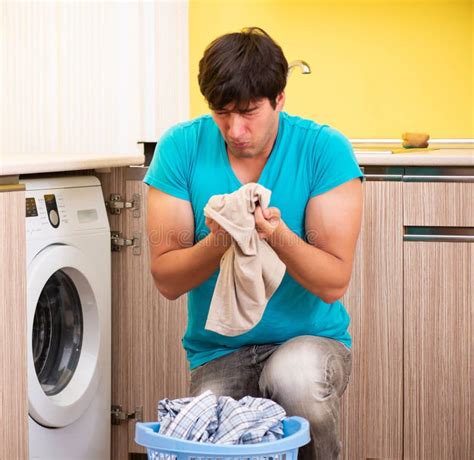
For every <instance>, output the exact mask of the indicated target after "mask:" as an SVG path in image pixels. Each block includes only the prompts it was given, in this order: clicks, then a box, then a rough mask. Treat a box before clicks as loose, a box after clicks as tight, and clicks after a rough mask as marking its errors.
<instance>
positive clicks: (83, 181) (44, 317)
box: [21, 177, 111, 460]
mask: <svg viewBox="0 0 474 460" xmlns="http://www.w3.org/2000/svg"><path fill="white" fill-rule="evenodd" d="M21 182H22V183H24V184H25V186H26V216H27V217H26V238H27V267H28V272H27V300H28V398H29V453H30V459H35V460H73V459H74V460H79V459H80V460H109V459H110V404H111V401H110V399H111V337H110V336H111V332H110V330H111V273H110V270H111V268H110V257H111V253H110V229H109V223H108V219H107V213H106V209H105V204H104V198H103V195H102V191H101V187H100V182H99V180H98V179H97V178H96V177H64V178H49V179H30V180H28V179H26V180H22V181H21Z"/></svg>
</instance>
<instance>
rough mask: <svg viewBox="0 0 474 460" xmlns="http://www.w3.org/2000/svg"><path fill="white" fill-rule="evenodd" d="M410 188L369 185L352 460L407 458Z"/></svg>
mask: <svg viewBox="0 0 474 460" xmlns="http://www.w3.org/2000/svg"><path fill="white" fill-rule="evenodd" d="M402 216H403V214H402V183H401V182H379V181H368V182H365V183H364V216H363V222H362V228H361V234H360V237H359V241H358V245H357V252H356V258H355V261H354V269H353V275H352V278H351V284H350V286H349V289H348V291H347V293H346V294H345V296H344V298H343V303H344V305H345V306H346V308H347V309H348V311H349V314H350V315H351V327H350V331H351V334H352V337H353V369H352V376H351V381H350V383H349V386H348V388H347V390H346V393H345V395H344V397H343V401H342V410H341V438H342V442H343V458H344V459H354V460H355V459H357V460H359V459H365V458H392V459H395V458H402V434H403V420H402V418H403V401H402V398H403V382H402V378H403V375H402V369H403V367H402V359H403V335H402V328H403V284H402V282H403V259H402V255H403V231H402V229H403V223H402Z"/></svg>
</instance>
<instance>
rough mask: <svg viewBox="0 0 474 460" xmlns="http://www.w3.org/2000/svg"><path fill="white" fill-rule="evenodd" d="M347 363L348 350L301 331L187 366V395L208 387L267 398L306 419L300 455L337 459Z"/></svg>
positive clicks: (349, 360) (311, 459) (305, 459)
mask: <svg viewBox="0 0 474 460" xmlns="http://www.w3.org/2000/svg"><path fill="white" fill-rule="evenodd" d="M351 367H352V355H351V351H350V350H349V349H348V348H347V347H345V346H344V345H343V344H341V343H340V342H337V341H336V340H332V339H328V338H325V337H314V336H308V335H305V336H300V337H295V338H293V339H291V340H289V341H288V342H285V343H284V344H282V345H274V344H268V345H251V346H247V347H243V348H240V349H239V350H237V351H235V352H233V353H231V354H229V355H226V356H222V357H220V358H217V359H215V360H213V361H209V362H208V363H206V364H203V365H202V366H199V367H197V368H195V369H193V370H192V371H191V388H190V393H191V396H197V395H199V394H201V393H202V392H204V391H205V390H211V391H212V392H213V393H214V394H216V395H218V396H223V395H226V396H232V397H233V398H234V399H240V398H242V397H244V396H246V395H250V396H254V397H262V396H263V397H265V398H270V399H272V400H273V401H275V402H277V403H278V404H280V405H281V406H283V408H284V409H285V410H286V412H287V414H288V415H299V416H301V417H304V418H306V419H307V420H308V421H309V422H310V425H311V442H310V443H309V444H307V445H306V446H304V447H302V448H300V451H299V455H298V458H299V459H303V460H331V459H337V458H338V456H339V452H340V450H341V443H340V441H339V400H340V398H341V396H342V394H343V393H344V390H345V389H346V386H347V383H348V381H349V376H350V373H351Z"/></svg>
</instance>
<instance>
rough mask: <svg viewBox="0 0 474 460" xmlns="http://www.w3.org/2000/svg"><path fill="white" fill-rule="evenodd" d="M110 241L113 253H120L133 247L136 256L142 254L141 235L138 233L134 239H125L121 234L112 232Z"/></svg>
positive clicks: (134, 235)
mask: <svg viewBox="0 0 474 460" xmlns="http://www.w3.org/2000/svg"><path fill="white" fill-rule="evenodd" d="M110 240H111V243H112V251H113V252H120V251H121V249H122V248H123V247H132V248H133V255H134V256H139V255H140V254H141V252H142V247H141V240H142V236H141V233H138V232H136V233H134V234H133V238H125V237H123V236H122V234H121V233H120V232H117V231H115V230H112V231H111V232H110Z"/></svg>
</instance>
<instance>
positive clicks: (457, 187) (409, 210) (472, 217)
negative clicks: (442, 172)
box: [403, 182, 474, 227]
mask: <svg viewBox="0 0 474 460" xmlns="http://www.w3.org/2000/svg"><path fill="white" fill-rule="evenodd" d="M403 225H405V226H406V225H411V226H414V225H415V226H428V225H429V226H441V227H474V183H457V182H446V183H444V182H405V183H404V184H403Z"/></svg>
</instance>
